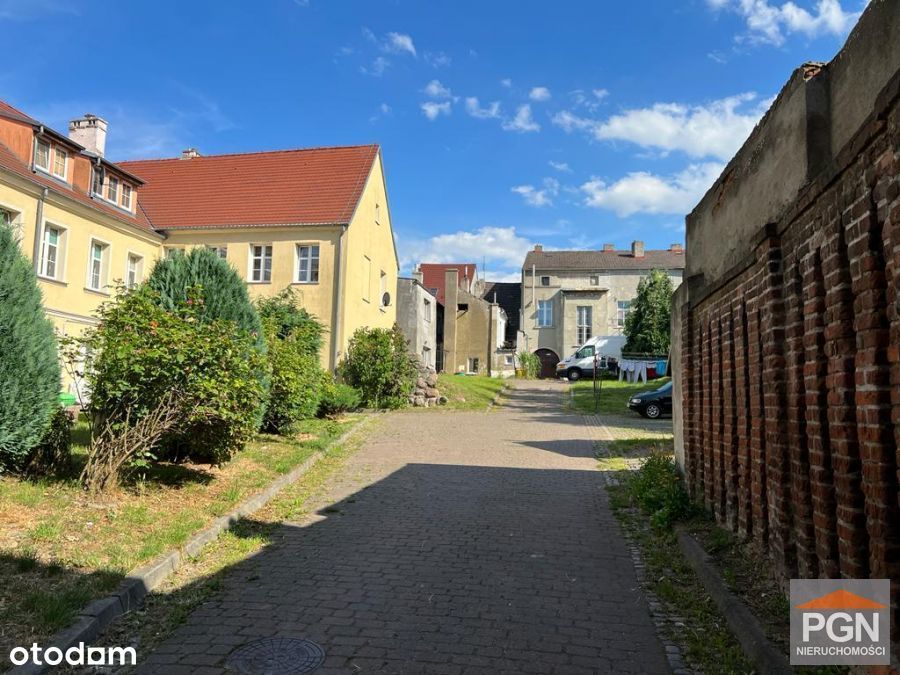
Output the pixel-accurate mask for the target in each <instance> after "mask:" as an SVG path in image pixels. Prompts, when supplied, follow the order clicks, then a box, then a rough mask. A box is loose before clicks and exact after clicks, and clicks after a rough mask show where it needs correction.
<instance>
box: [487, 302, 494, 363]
mask: <svg viewBox="0 0 900 675" xmlns="http://www.w3.org/2000/svg"><path fill="white" fill-rule="evenodd" d="M493 332H494V306H493V305H488V348H487V373H488V377H491V376H492V375H493V371H492V370H491V364H492V362H493V360H494V349H493V340H492V339H491V337H492V335H493Z"/></svg>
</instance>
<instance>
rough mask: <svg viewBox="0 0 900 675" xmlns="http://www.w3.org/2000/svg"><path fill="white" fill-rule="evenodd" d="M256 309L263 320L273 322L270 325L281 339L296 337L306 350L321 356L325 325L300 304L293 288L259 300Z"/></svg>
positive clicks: (268, 322)
mask: <svg viewBox="0 0 900 675" xmlns="http://www.w3.org/2000/svg"><path fill="white" fill-rule="evenodd" d="M256 309H257V311H258V312H259V316H260V317H261V318H262V320H263V321H264V322H266V323H267V324H271V326H270V327H274V329H275V335H276V337H278V338H279V339H281V340H284V339H285V338H287V337H289V336H291V337H294V338H295V339H296V340H297V341H298V342H299V343H300V344H301V346H302V347H303V349H304V350H305V351H308V352H309V353H310V354H314V355H315V356H319V353H320V352H321V351H322V345H323V339H324V336H325V327H324V326H323V325H322V323H321V322H320V321H319V320H318V319H316V317H314V316H313V315H312V314H310V313H309V312H307V311H306V310H305V309H304V308H303V307H301V306H300V302H299V299H298V298H297V295H296V294H295V293H294V291H293V290H292V289H290V288H285V289H284V290H283V291H281V293H279V294H278V295H275V296H273V297H271V298H262V299H260V300H257V302H256ZM270 342H271V340H270Z"/></svg>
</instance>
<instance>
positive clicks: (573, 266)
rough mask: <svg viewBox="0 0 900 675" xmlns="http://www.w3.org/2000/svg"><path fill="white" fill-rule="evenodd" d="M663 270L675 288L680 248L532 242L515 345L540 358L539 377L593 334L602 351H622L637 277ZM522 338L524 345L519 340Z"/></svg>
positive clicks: (548, 374) (617, 353) (614, 353)
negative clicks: (562, 246)
mask: <svg viewBox="0 0 900 675" xmlns="http://www.w3.org/2000/svg"><path fill="white" fill-rule="evenodd" d="M654 269H661V270H665V271H666V272H667V273H668V274H669V276H670V277H671V279H672V283H673V285H674V286H675V287H676V288H677V287H678V286H679V285H680V284H681V279H682V274H683V272H684V249H683V247H682V246H681V245H680V244H673V245H672V246H671V247H670V248H669V249H667V250H645V249H644V242H642V241H635V242H633V243H632V245H631V250H627V251H618V250H616V249H615V247H614V246H613V245H612V244H605V245H604V246H603V249H602V250H600V251H545V250H543V247H542V246H535V247H534V250H532V251H529V252H528V255H527V256H526V257H525V264H524V265H523V266H522V321H521V327H520V329H521V333H520V337H519V341H520V343H519V349H520V350H527V351H530V352H534V353H535V354H537V355H538V357H539V358H540V359H541V365H542V368H541V373H542V377H553V376H554V375H555V367H556V364H557V362H558V361H559V360H560V359H561V358H565V357H566V356H568V355H569V354H571V353H572V352H574V351H575V349H577V348H578V347H580V346H581V345H582V344H584V343H585V342H587V340H588V339H590V338H592V337H597V336H600V337H603V338H605V340H604V342H603V344H602V345H601V350H602V353H603V354H604V355H607V356H615V357H619V356H621V350H622V346H623V345H624V344H625V335H624V330H623V329H624V327H625V317H626V316H627V315H628V311H629V308H630V304H631V301H632V300H633V299H634V297H635V296H636V295H637V287H638V283H639V282H640V280H641V278H642V277H644V276H646V275H648V274H649V273H650V271H651V270H654ZM523 342H524V344H523Z"/></svg>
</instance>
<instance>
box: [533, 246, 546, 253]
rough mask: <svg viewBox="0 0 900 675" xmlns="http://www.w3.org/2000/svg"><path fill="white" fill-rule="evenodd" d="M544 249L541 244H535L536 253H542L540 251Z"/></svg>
mask: <svg viewBox="0 0 900 675" xmlns="http://www.w3.org/2000/svg"><path fill="white" fill-rule="evenodd" d="M543 250H544V247H543V246H542V245H541V244H535V245H534V252H535V253H540V252H541V251H543Z"/></svg>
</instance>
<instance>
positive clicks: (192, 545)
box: [7, 414, 375, 675]
mask: <svg viewBox="0 0 900 675" xmlns="http://www.w3.org/2000/svg"><path fill="white" fill-rule="evenodd" d="M373 419H375V416H374V415H371V414H366V415H365V416H364V417H363V418H362V420H361V421H360V422H359V423H358V424H355V425H354V426H353V428H352V429H348V430H347V431H346V432H344V433H343V434H341V436H340V437H338V438H336V439H335V440H334V441H332V442H331V443H329V444H328V445H327V446H326V447H325V448H324V449H322V450H319V451H318V452H315V453H313V454H312V455H311V456H310V457H309V458H308V459H307V460H306V461H305V462H303V464H301V465H300V466H298V467H296V468H294V469H292V470H291V471H289V472H288V473H286V474H284V475H283V476H281V477H279V478H276V479H275V480H274V481H272V482H271V483H269V485H268V486H267V487H266V488H265V489H264V490H262V491H261V492H258V493H256V494H255V495H253V496H252V497H250V498H249V499H247V500H246V501H244V502H242V503H241V504H239V505H238V506H237V508H235V509H234V510H233V511H231V512H230V513H228V514H226V515H224V516H219V517H218V518H216V519H215V520H214V521H213V522H212V523H210V524H209V525H208V526H207V527H205V528H204V529H202V530H200V531H199V532H197V533H196V534H195V535H193V536H192V537H191V538H190V539H188V540H187V542H185V544H184V545H183V546H182V547H181V548H180V549H173V550H171V551H168V552H166V553H163V554H162V555H160V556H158V557H156V558H154V559H153V560H151V561H150V562H149V563H147V564H146V565H143V566H141V567H138V568H137V569H134V570H131V572H130V573H129V574H128V576H126V577H125V579H124V580H123V581H122V583H121V584H120V585H119V588H118V589H116V590H115V591H113V593H111V594H110V595H108V596H106V597H105V598H99V599H97V600H94V601H92V602H91V603H89V604H88V605H87V606H86V607H84V608H83V609H82V610H81V611H80V612H78V614H77V615H76V617H75V620H74V621H73V622H72V624H71V625H70V626H68V627H67V628H64V629H62V630H61V631H58V632H57V633H55V634H54V635H52V636H51V637H50V639H49V641H48V642H47V644H46V646H44V647H43V649H44V651H46V650H47V649H48V648H50V647H56V648H58V649H59V650H61V651H62V652H63V654H65V652H66V650H67V649H69V648H71V647H74V646H76V645H78V643H80V642H84V643H85V644H89V643H90V642H92V641H93V640H94V639H96V638H97V637H98V636H99V635H100V634H101V633H102V632H103V631H104V630H105V629H106V627H107V626H109V624H111V623H112V622H113V621H114V620H115V619H117V618H118V617H119V616H121V615H122V614H125V613H126V612H129V611H131V610H132V609H135V608H136V607H138V606H140V604H141V603H142V602H143V599H144V597H145V596H146V595H147V594H148V593H149V592H150V591H152V590H153V589H154V588H156V587H157V586H159V584H160V583H162V582H163V581H164V580H165V579H166V578H167V577H168V576H169V575H170V574H172V572H174V571H176V570H177V569H178V568H180V567H181V565H182V563H183V562H184V560H185V559H190V558H193V557H195V556H196V555H197V554H199V553H200V551H201V550H202V549H203V547H205V546H206V545H207V544H210V543H212V542H213V541H215V540H216V539H218V537H219V535H220V534H222V533H223V532H225V531H227V530H229V529H231V527H232V526H233V525H234V524H235V523H237V522H238V521H239V520H240V519H241V518H244V517H246V516H249V515H250V514H252V513H255V512H256V511H259V509H261V508H262V507H263V506H265V505H266V504H267V503H268V502H269V501H271V499H272V498H273V497H274V496H275V495H277V494H278V493H279V492H281V491H282V490H283V489H284V488H286V487H287V486H288V485H290V484H291V483H294V482H296V481H297V480H299V479H300V478H301V477H302V476H303V475H304V474H305V473H307V472H308V471H309V470H310V469H311V468H313V466H315V464H316V463H317V462H318V461H319V460H320V459H322V458H323V457H325V455H326V453H327V452H328V451H329V450H330V449H331V448H334V447H337V446H339V445H342V444H344V443H346V442H347V441H348V440H349V438H350V437H351V436H352V435H353V434H355V433H357V432H358V431H361V430H362V429H363V428H365V427H366V426H367V425H368V424H370V423H371V421H372V420H373ZM48 667H49V666H48V665H47V664H42V665H35V664H32V663H26V664H25V665H22V666H16V667H14V668H12V669H11V670H9V671H7V673H8V675H40V673H44V672H46V671H47V668H48Z"/></svg>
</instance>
